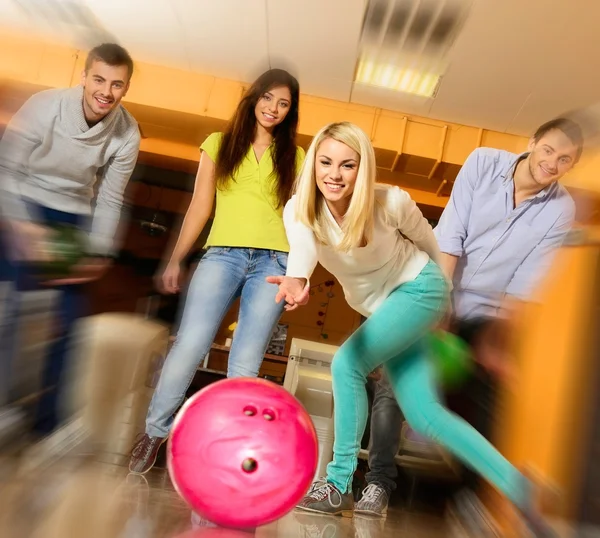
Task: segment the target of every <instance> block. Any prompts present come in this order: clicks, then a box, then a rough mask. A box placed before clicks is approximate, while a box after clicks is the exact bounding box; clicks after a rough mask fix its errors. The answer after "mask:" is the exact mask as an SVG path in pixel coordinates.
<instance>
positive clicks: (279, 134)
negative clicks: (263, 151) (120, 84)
mask: <svg viewBox="0 0 600 538" xmlns="http://www.w3.org/2000/svg"><path fill="white" fill-rule="evenodd" d="M275 86H286V87H287V88H288V89H289V90H290V94H291V96H292V102H291V103H290V109H289V110H288V113H287V115H286V117H285V118H284V120H283V121H282V122H281V123H280V124H279V125H276V126H275V128H274V129H273V142H274V145H275V151H274V155H273V168H274V172H275V174H276V176H277V183H276V185H277V197H278V200H279V206H280V207H281V206H283V205H285V203H286V202H287V201H288V199H289V198H290V194H291V191H292V186H293V184H294V179H295V176H296V131H297V130H298V100H299V98H300V85H299V84H298V81H297V80H296V79H295V78H294V77H293V76H292V75H290V74H289V73H288V72H287V71H284V70H283V69H270V70H269V71H266V72H265V73H263V74H262V75H261V76H260V77H258V79H257V80H256V81H255V82H254V84H252V86H251V87H250V88H249V89H248V91H247V92H246V93H245V95H244V97H243V98H242V100H241V101H240V104H239V105H238V107H237V110H236V111H235V114H234V115H233V118H232V119H231V121H230V122H229V125H228V127H227V130H226V131H225V134H224V135H223V140H222V141H221V147H220V148H219V153H218V155H217V161H216V163H215V177H216V180H217V187H218V188H219V189H225V188H226V187H227V185H228V183H229V181H230V180H231V179H232V178H233V176H234V174H235V173H236V172H237V170H238V168H239V166H240V164H241V163H242V161H243V160H244V157H245V156H246V154H247V153H248V148H249V147H250V145H251V144H252V142H253V141H254V135H255V133H256V115H255V113H254V108H255V107H256V103H258V100H259V99H260V98H261V97H262V96H263V95H264V94H265V93H266V92H268V91H269V90H270V89H271V88H274V87H275ZM234 181H235V179H234Z"/></svg>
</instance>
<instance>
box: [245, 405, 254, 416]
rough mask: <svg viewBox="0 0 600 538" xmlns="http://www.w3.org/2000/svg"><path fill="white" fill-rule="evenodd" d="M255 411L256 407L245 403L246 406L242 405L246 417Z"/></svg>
mask: <svg viewBox="0 0 600 538" xmlns="http://www.w3.org/2000/svg"><path fill="white" fill-rule="evenodd" d="M256 413H257V411H256V407H252V406H251V405H247V406H246V407H244V415H246V416H247V417H253V416H254V415H256Z"/></svg>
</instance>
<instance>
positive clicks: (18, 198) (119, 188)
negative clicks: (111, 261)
mask: <svg viewBox="0 0 600 538" xmlns="http://www.w3.org/2000/svg"><path fill="white" fill-rule="evenodd" d="M82 99H83V88H82V87H81V86H77V87H74V88H69V89H58V90H46V91H42V92H40V93H37V94H35V95H33V96H32V97H31V98H29V99H28V100H27V102H26V103H25V104H24V105H23V106H22V107H21V109H20V110H19V111H18V112H17V113H16V114H15V115H14V116H13V118H12V119H11V121H10V123H9V124H8V126H7V128H6V131H5V133H4V136H3V137H2V140H1V141H0V189H1V193H0V194H1V196H0V214H1V215H2V217H4V218H7V219H20V220H31V221H38V220H39V219H40V216H39V215H37V214H36V211H35V206H34V205H32V204H28V203H27V202H28V201H30V202H33V203H34V204H38V205H41V206H44V207H48V208H50V209H56V210H59V211H63V212H65V213H74V214H78V215H93V218H92V219H91V227H90V230H89V232H90V250H91V251H92V252H94V253H97V254H113V253H114V252H115V250H116V249H117V248H118V245H117V243H118V241H117V240H116V234H117V226H118V223H119V219H120V216H121V208H122V205H123V195H124V191H125V187H126V186H127V183H128V181H129V178H130V176H131V173H132V172H133V168H134V166H135V163H136V160H137V156H138V152H139V146H140V138H141V137H140V132H139V128H138V125H137V122H136V121H135V119H134V118H133V116H131V114H129V113H128V112H127V111H126V110H125V109H124V108H123V107H122V106H118V107H117V108H115V109H114V110H112V111H111V112H110V114H109V115H108V116H106V117H105V118H104V119H103V120H102V121H100V122H99V123H97V124H96V125H94V126H93V127H89V126H88V124H87V123H86V121H85V116H84V114H83V104H82ZM97 181H99V182H100V183H99V184H98V185H97V186H96V185H95V184H96V182H97ZM95 187H96V188H97V196H96V203H95V208H93V209H92V201H93V199H94V189H95Z"/></svg>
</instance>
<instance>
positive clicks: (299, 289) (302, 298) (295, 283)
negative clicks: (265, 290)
mask: <svg viewBox="0 0 600 538" xmlns="http://www.w3.org/2000/svg"><path fill="white" fill-rule="evenodd" d="M266 280H267V282H269V283H270V284H277V285H278V286H279V291H278V292H277V295H276V296H275V302H276V303H280V302H281V301H282V300H285V302H286V305H285V309H286V310H287V311H291V310H295V309H296V308H298V307H299V306H303V305H305V304H306V303H308V297H309V292H310V290H309V289H308V287H307V285H306V284H307V281H306V279H304V278H293V277H289V276H268V277H267V279H266Z"/></svg>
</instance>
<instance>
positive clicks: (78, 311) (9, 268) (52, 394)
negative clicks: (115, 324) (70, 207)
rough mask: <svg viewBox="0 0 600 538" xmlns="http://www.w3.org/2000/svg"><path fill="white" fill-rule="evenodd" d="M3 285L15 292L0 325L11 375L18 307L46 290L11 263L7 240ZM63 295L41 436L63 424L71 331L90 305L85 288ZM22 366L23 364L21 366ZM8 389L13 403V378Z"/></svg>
mask: <svg viewBox="0 0 600 538" xmlns="http://www.w3.org/2000/svg"><path fill="white" fill-rule="evenodd" d="M35 210H36V212H37V214H38V215H41V216H42V218H43V220H44V223H46V224H70V225H74V226H81V225H82V223H83V218H82V217H81V216H80V215H73V214H70V213H64V212H62V211H57V210H54V209H49V208H46V207H42V206H36V207H35ZM0 247H1V248H0V282H10V283H11V284H12V290H11V292H10V293H9V297H8V299H7V304H5V305H4V306H5V310H6V315H5V316H4V318H5V319H4V322H3V323H2V325H0V338H2V339H3V345H2V356H0V363H2V364H1V369H2V371H4V372H8V373H9V376H10V372H11V371H14V370H15V369H18V368H20V364H19V361H20V360H21V357H19V353H18V349H17V348H16V346H15V345H14V344H15V335H16V329H17V327H18V323H19V320H18V319H17V313H16V305H17V304H18V301H19V300H20V298H21V297H22V294H23V292H27V291H34V290H40V289H45V287H44V286H43V285H41V283H40V282H39V280H38V279H37V278H35V276H34V275H33V274H32V271H31V268H30V267H28V266H27V265H25V264H21V263H15V262H13V261H12V260H10V258H9V256H8V253H7V249H6V237H0ZM57 289H58V290H59V292H60V294H59V299H58V304H57V305H56V309H55V311H54V318H55V322H54V327H56V332H55V333H54V334H53V337H54V338H53V340H52V341H51V343H50V345H49V347H48V350H47V354H46V360H45V363H44V369H43V375H42V379H41V388H42V390H45V391H46V392H45V393H44V394H43V396H42V397H41V399H40V400H39V401H38V403H37V406H36V409H35V412H34V426H33V428H34V431H35V432H37V433H39V434H48V433H51V432H52V431H53V430H54V429H55V428H56V427H57V426H58V425H59V422H60V417H59V403H60V398H61V397H62V395H63V394H64V389H65V375H64V374H65V370H66V367H67V364H66V361H67V356H68V353H69V350H70V343H71V336H72V332H73V331H72V329H73V325H74V323H75V322H76V321H77V319H79V318H80V317H82V316H83V315H84V314H85V312H86V310H87V305H86V301H85V295H84V292H83V289H82V286H61V287H58V288H57ZM21 366H22V365H21ZM5 385H6V387H7V388H6V390H7V393H8V394H7V397H6V400H7V401H8V403H10V400H11V398H12V399H14V397H13V396H11V383H10V377H9V379H8V382H7V383H5Z"/></svg>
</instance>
